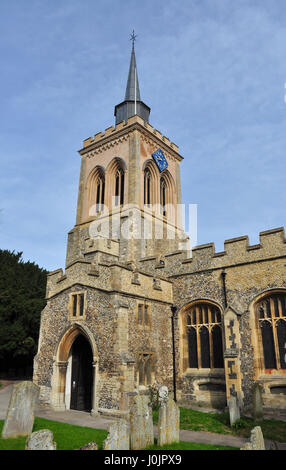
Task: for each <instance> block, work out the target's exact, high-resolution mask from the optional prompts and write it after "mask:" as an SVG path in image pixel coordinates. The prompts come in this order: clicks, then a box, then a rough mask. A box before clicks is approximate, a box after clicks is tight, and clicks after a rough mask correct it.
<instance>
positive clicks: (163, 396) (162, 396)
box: [159, 385, 169, 404]
mask: <svg viewBox="0 0 286 470" xmlns="http://www.w3.org/2000/svg"><path fill="white" fill-rule="evenodd" d="M168 398H169V390H168V387H166V385H162V387H160V388H159V403H160V404H162V403H166V402H167V401H168Z"/></svg>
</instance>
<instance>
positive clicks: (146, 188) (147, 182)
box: [144, 168, 151, 206]
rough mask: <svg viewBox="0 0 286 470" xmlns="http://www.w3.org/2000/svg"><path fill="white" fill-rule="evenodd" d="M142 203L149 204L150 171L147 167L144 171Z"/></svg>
mask: <svg viewBox="0 0 286 470" xmlns="http://www.w3.org/2000/svg"><path fill="white" fill-rule="evenodd" d="M144 204H146V205H147V206H150V204H151V173H150V170H149V168H146V169H145V171H144Z"/></svg>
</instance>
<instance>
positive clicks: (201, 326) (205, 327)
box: [186, 302, 224, 369]
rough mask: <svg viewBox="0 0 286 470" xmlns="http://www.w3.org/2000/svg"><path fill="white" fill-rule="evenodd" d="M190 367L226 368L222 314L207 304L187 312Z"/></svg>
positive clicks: (199, 305) (193, 307)
mask: <svg viewBox="0 0 286 470" xmlns="http://www.w3.org/2000/svg"><path fill="white" fill-rule="evenodd" d="M186 315H187V321H186V328H187V332H186V333H187V339H188V361H189V364H188V366H189V367H190V368H194V369H216V368H223V367H224V360H223V345H222V324H221V314H220V311H219V309H218V308H217V307H215V306H214V305H212V304H209V303H207V302H201V303H198V304H195V305H193V306H192V307H191V308H190V309H189V310H188V311H187V312H186Z"/></svg>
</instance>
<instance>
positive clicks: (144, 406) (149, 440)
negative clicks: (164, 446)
mask: <svg viewBox="0 0 286 470" xmlns="http://www.w3.org/2000/svg"><path fill="white" fill-rule="evenodd" d="M153 444H154V430H153V417H152V408H151V406H150V399H149V397H148V396H147V395H137V396H136V397H135V398H134V400H133V404H132V406H131V408H130V448H131V450H136V449H145V448H146V447H148V446H151V445H153Z"/></svg>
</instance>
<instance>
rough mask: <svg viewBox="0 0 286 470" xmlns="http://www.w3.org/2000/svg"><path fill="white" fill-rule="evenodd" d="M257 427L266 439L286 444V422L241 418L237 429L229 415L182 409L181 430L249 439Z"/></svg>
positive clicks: (155, 412)
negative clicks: (232, 425) (256, 420)
mask: <svg viewBox="0 0 286 470" xmlns="http://www.w3.org/2000/svg"><path fill="white" fill-rule="evenodd" d="M153 421H154V424H156V423H157V422H158V411H154V414H153ZM255 426H261V429H262V432H263V436H264V438H265V439H269V440H273V441H277V442H286V422H284V421H278V420H273V419H271V420H270V419H269V420H266V419H265V420H263V421H259V422H255V421H254V420H253V419H251V418H246V417H241V419H240V420H239V421H238V423H237V424H236V426H235V427H233V428H231V427H230V424H229V415H228V413H204V412H202V411H198V410H191V409H188V408H183V407H180V429H186V430H188V429H190V430H193V431H207V432H214V433H219V434H231V435H235V436H242V437H246V438H249V437H250V432H251V430H252V429H253V428H254V427H255Z"/></svg>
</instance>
